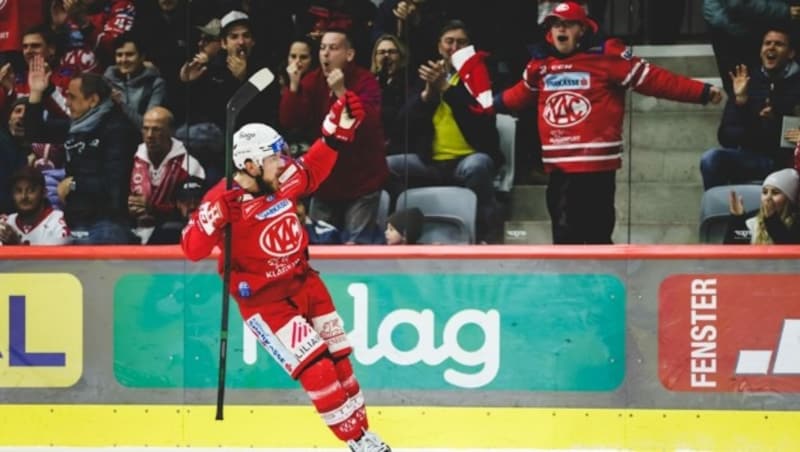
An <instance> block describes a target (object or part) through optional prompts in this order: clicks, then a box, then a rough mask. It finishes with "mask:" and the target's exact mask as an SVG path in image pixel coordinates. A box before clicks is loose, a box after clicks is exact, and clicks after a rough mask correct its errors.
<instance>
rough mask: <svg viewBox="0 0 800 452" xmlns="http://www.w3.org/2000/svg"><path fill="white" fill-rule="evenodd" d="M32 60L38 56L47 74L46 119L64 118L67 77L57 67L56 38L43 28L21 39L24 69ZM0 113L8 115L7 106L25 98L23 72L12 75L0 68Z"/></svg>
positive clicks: (60, 68)
mask: <svg viewBox="0 0 800 452" xmlns="http://www.w3.org/2000/svg"><path fill="white" fill-rule="evenodd" d="M35 56H41V57H42V58H43V59H44V61H45V64H46V65H47V68H48V72H49V73H50V87H49V88H48V92H47V93H45V96H46V97H45V108H46V111H47V113H48V114H49V115H53V116H55V117H59V118H64V119H66V118H68V117H69V111H68V110H67V107H66V102H65V93H66V90H67V85H68V84H69V76H68V75H67V76H65V75H64V72H65V70H64V68H62V67H61V65H60V64H59V63H58V55H57V53H56V37H55V35H54V34H53V33H52V32H51V31H50V29H48V28H47V27H46V26H44V25H38V26H35V27H33V28H30V29H28V30H25V32H24V33H23V35H22V57H23V59H24V62H25V67H26V68H27V67H28V66H29V65H30V64H31V61H32V60H33V58H34V57H35ZM0 84H2V89H0V112H3V113H4V114H5V113H6V112H8V111H9V109H10V105H11V104H12V103H13V102H14V101H15V100H16V99H17V98H19V97H27V96H28V92H29V89H28V76H27V71H26V72H22V73H19V74H15V73H14V70H13V69H12V67H11V64H10V63H9V64H6V65H4V66H3V67H2V68H0Z"/></svg>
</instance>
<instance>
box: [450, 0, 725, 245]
mask: <svg viewBox="0 0 800 452" xmlns="http://www.w3.org/2000/svg"><path fill="white" fill-rule="evenodd" d="M545 23H546V25H547V29H548V33H547V37H546V42H545V43H542V44H541V46H539V47H537V48H535V49H533V50H534V52H533V58H532V59H531V61H530V62H529V63H528V67H527V68H526V70H525V73H524V74H523V80H522V81H520V82H518V83H517V84H516V85H514V86H513V87H511V88H509V89H507V90H505V91H503V92H502V93H501V94H499V95H498V96H496V97H495V99H494V103H493V105H492V108H487V109H486V111H487V112H488V113H491V112H494V111H498V112H503V111H509V110H514V111H516V110H520V109H522V108H525V107H528V106H532V105H536V106H537V108H538V115H539V121H538V126H539V136H540V138H541V141H542V145H543V146H542V149H543V158H542V160H543V163H544V167H545V170H546V171H548V172H549V174H550V180H549V183H548V187H547V207H548V210H549V213H550V219H551V225H552V232H553V243H563V244H567V243H571V244H604V243H605V244H608V243H612V240H611V235H612V233H613V231H614V223H615V220H616V217H615V209H614V195H615V191H616V179H615V177H616V170H617V169H619V168H620V167H621V166H622V142H623V140H622V121H623V116H624V111H625V96H624V93H625V90H626V89H627V88H632V89H633V90H635V91H637V92H640V93H642V94H646V95H651V96H657V97H662V98H667V99H671V100H676V101H681V102H695V103H706V102H709V101H711V102H714V103H718V102H720V101H721V98H722V95H721V90H719V89H718V88H716V87H713V86H711V85H707V84H703V83H701V82H698V81H695V80H691V79H688V78H686V77H682V76H679V75H676V74H673V73H671V72H669V71H666V70H664V69H662V68H659V67H657V66H655V65H652V64H649V63H647V62H646V61H644V60H641V59H639V58H637V57H634V56H633V55H632V54H631V52H630V50H629V49H627V48H626V47H625V45H624V44H623V43H622V41H620V40H618V39H613V38H612V39H605V38H598V35H596V33H597V31H598V26H597V24H596V23H595V22H594V20H592V19H590V18H589V17H588V16H587V15H586V12H585V11H584V9H583V8H582V7H581V6H580V5H578V4H577V3H574V2H564V3H560V4H559V5H557V6H556V7H555V8H554V9H553V11H552V12H551V13H550V15H549V16H548V18H547V20H546V21H545ZM468 66H469V65H468V64H467V63H465V65H464V67H468ZM471 80H472V82H473V83H474V86H473V89H472V90H471V91H472V92H477V93H480V92H485V91H486V90H487V89H488V88H489V84H488V82H486V83H479V82H480V81H481V80H480V78H472V79H471Z"/></svg>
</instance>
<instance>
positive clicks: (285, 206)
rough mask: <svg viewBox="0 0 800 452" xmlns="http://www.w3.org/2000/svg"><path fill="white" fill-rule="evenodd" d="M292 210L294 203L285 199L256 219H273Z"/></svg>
mask: <svg viewBox="0 0 800 452" xmlns="http://www.w3.org/2000/svg"><path fill="white" fill-rule="evenodd" d="M291 208H292V202H291V201H289V200H288V199H284V200H282V201H280V202H278V203H277V204H274V205H272V206H270V207H269V208H268V209H267V210H265V211H263V212H259V213H258V214H256V219H257V220H266V219H267V218H272V217H274V216H277V215H280V214H282V213H283V212H286V211H287V210H289V209H291Z"/></svg>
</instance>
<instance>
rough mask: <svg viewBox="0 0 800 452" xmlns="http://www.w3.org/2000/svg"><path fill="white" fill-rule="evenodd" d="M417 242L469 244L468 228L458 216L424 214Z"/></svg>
mask: <svg viewBox="0 0 800 452" xmlns="http://www.w3.org/2000/svg"><path fill="white" fill-rule="evenodd" d="M417 243H420V244H427V245H442V244H450V245H469V244H470V238H469V228H468V227H467V225H466V224H465V223H464V220H462V219H461V218H460V217H456V216H453V215H425V220H424V223H423V224H422V234H421V235H420V237H419V240H418V241H417Z"/></svg>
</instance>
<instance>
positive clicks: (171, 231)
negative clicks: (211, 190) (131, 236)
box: [147, 177, 206, 245]
mask: <svg viewBox="0 0 800 452" xmlns="http://www.w3.org/2000/svg"><path fill="white" fill-rule="evenodd" d="M205 194H206V184H205V181H204V180H203V179H200V178H198V177H189V178H188V179H186V181H184V182H183V184H181V185H180V186H179V187H178V189H177V190H176V191H175V208H174V209H173V210H172V212H171V213H170V214H169V215H168V216H167V217H166V218H165V220H164V221H163V222H162V223H160V224H158V225H156V227H155V229H154V230H153V234H152V235H151V236H150V239H149V240H148V241H147V244H148V245H175V244H178V243H180V242H181V231H182V230H183V228H184V227H185V226H186V224H187V223H188V222H189V216H190V215H191V214H192V212H194V211H195V210H197V208H198V207H200V201H202V199H203V195H205Z"/></svg>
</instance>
